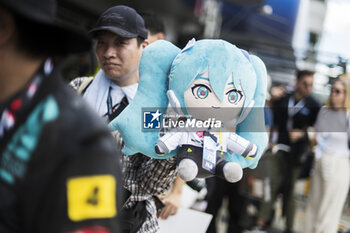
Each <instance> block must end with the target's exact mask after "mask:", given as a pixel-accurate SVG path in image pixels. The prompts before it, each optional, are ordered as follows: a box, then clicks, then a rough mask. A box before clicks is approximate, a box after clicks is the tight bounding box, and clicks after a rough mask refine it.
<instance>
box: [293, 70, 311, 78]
mask: <svg viewBox="0 0 350 233" xmlns="http://www.w3.org/2000/svg"><path fill="white" fill-rule="evenodd" d="M313 75H314V72H313V71H310V70H298V71H297V80H300V79H301V78H302V77H305V76H313Z"/></svg>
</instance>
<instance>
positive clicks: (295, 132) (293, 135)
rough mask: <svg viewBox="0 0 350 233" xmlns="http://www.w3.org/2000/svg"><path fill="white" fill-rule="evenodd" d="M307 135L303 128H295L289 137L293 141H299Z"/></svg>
mask: <svg viewBox="0 0 350 233" xmlns="http://www.w3.org/2000/svg"><path fill="white" fill-rule="evenodd" d="M304 136H305V131H303V130H301V129H293V130H292V131H290V132H289V138H290V141H291V142H292V143H295V142H297V141H298V140H299V139H300V138H302V137H304Z"/></svg>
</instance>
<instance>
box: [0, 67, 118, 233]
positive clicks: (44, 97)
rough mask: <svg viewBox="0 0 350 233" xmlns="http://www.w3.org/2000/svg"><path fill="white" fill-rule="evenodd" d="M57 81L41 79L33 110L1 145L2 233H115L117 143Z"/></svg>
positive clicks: (54, 76) (0, 207)
mask: <svg viewBox="0 0 350 233" xmlns="http://www.w3.org/2000/svg"><path fill="white" fill-rule="evenodd" d="M58 76H59V75H58V72H54V73H53V74H51V75H50V76H49V77H47V78H45V79H44V81H43V83H42V84H41V86H40V87H39V90H38V91H37V93H36V94H35V97H34V98H33V100H32V103H31V104H32V107H31V110H30V111H29V112H28V113H27V114H25V115H23V116H21V122H20V123H19V127H17V128H16V130H15V131H14V133H13V134H11V135H10V136H9V137H7V138H5V139H4V140H2V142H0V173H3V174H2V175H0V232H1V233H7V232H11V233H12V232H23V233H29V232H33V233H47V232H50V233H54V232H57V233H61V232H73V231H75V230H78V229H81V228H84V227H85V228H86V227H87V228H89V227H100V229H107V230H109V231H110V232H118V218H117V216H118V211H119V210H120V209H121V206H120V203H121V201H122V197H121V194H120V193H119V192H120V191H121V185H122V178H121V170H120V165H119V157H118V156H119V154H118V152H117V151H116V147H115V144H114V140H113V138H112V136H111V135H110V133H109V131H108V129H107V127H106V126H105V124H104V123H103V122H102V120H101V119H100V118H99V117H98V116H97V115H95V113H93V112H92V111H91V110H90V109H89V107H88V106H87V105H86V104H85V103H84V102H83V101H82V99H81V97H78V95H77V94H76V93H74V91H73V90H71V89H70V88H69V87H67V85H66V84H65V83H64V82H63V81H62V80H61V79H60V77H58ZM23 150H24V151H25V152H23ZM21 153H24V154H23V155H25V156H24V157H23V156H22V157H21ZM23 158H24V159H23ZM6 175H7V178H8V177H10V178H11V177H12V182H9V181H11V179H6Z"/></svg>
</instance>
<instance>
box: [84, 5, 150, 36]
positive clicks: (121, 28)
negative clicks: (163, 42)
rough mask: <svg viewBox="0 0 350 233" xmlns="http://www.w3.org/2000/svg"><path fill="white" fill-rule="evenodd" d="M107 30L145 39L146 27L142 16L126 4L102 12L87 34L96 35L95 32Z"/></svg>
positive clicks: (120, 34)
mask: <svg viewBox="0 0 350 233" xmlns="http://www.w3.org/2000/svg"><path fill="white" fill-rule="evenodd" d="M102 30H107V31H110V32H112V33H115V34H117V35H119V36H121V37H124V38H135V37H138V36H139V37H141V38H143V39H147V29H146V27H145V23H144V21H143V19H142V17H141V16H140V15H139V14H138V13H137V12H136V11H135V10H134V9H133V8H130V7H128V6H122V5H120V6H114V7H111V8H109V9H108V10H106V11H105V12H103V13H102V14H101V15H100V17H99V18H98V20H97V23H96V26H95V28H93V29H92V30H91V31H89V35H90V36H92V37H96V32H98V31H102Z"/></svg>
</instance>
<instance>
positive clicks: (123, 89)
mask: <svg viewBox="0 0 350 233" xmlns="http://www.w3.org/2000/svg"><path fill="white" fill-rule="evenodd" d="M89 34H90V35H91V36H92V37H93V38H94V39H96V50H95V52H96V57H97V61H98V64H99V66H100V67H101V70H100V71H99V72H98V73H97V75H96V77H95V78H94V79H93V81H92V82H91V83H90V84H89V86H88V87H86V86H85V85H84V84H83V85H82V87H83V88H84V89H85V90H84V91H80V92H83V98H84V99H86V100H87V102H88V103H89V104H90V105H91V106H92V107H93V108H94V109H95V110H96V111H97V112H98V114H99V115H100V116H102V117H104V118H106V119H107V120H108V121H111V120H112V119H114V118H115V117H116V116H117V115H118V114H119V113H120V112H121V111H122V110H123V109H124V107H125V106H126V105H127V104H128V103H129V102H130V101H131V100H132V99H133V98H134V96H135V93H136V90H137V87H138V80H139V73H138V67H139V62H140V59H141V55H142V51H143V49H144V48H145V47H146V46H147V45H148V42H147V41H146V39H147V30H146V28H145V25H144V21H143V19H142V17H141V16H140V15H139V14H138V13H137V12H136V11H135V10H134V9H132V8H130V7H127V6H115V7H111V8H109V9H108V10H106V11H105V12H103V13H102V14H101V15H100V17H99V19H98V21H97V23H96V26H95V27H94V28H93V29H92V30H91V31H90V32H89ZM79 81H81V80H79V79H78V80H74V81H73V83H74V82H76V83H79ZM84 82H86V80H85V81H84ZM71 84H72V83H71ZM78 86H79V84H78Z"/></svg>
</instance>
